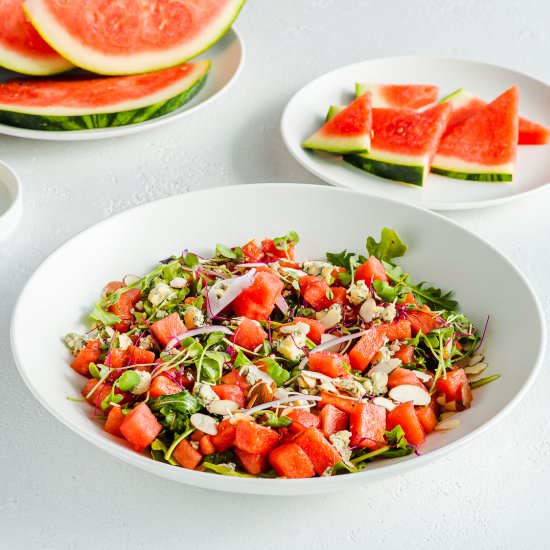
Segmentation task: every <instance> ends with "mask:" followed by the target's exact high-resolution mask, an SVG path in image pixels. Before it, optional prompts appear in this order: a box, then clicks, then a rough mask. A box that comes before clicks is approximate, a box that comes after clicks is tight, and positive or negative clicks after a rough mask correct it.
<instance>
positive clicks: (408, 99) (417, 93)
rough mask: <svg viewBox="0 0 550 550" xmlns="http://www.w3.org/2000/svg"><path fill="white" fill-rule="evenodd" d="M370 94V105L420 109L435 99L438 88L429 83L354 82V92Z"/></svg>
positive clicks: (437, 94)
mask: <svg viewBox="0 0 550 550" xmlns="http://www.w3.org/2000/svg"><path fill="white" fill-rule="evenodd" d="M365 92H370V93H371V94H372V106H373V107H384V108H388V109H421V108H422V107H426V106H427V105H430V104H431V103H435V102H436V101H437V97H438V96H439V88H438V87H437V86H432V85H431V84H370V83H362V82H358V83H357V84H355V94H356V96H360V95H362V94H364V93H365Z"/></svg>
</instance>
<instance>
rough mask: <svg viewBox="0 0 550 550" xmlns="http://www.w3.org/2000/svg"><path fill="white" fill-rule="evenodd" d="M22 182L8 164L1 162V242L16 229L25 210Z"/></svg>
mask: <svg viewBox="0 0 550 550" xmlns="http://www.w3.org/2000/svg"><path fill="white" fill-rule="evenodd" d="M21 195H22V190H21V183H20V181H19V178H18V177H17V174H16V173H15V172H14V171H13V169H11V168H10V167H9V166H8V165H7V164H5V163H3V162H0V242H1V241H3V240H5V239H6V238H7V237H8V236H9V235H10V234H11V233H12V231H14V230H15V228H16V227H17V224H18V223H19V220H20V219H21V214H22V212H23V199H22V196H21Z"/></svg>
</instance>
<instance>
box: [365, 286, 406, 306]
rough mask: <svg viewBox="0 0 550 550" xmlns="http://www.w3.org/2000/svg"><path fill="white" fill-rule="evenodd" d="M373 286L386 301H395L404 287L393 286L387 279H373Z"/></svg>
mask: <svg viewBox="0 0 550 550" xmlns="http://www.w3.org/2000/svg"><path fill="white" fill-rule="evenodd" d="M372 286H373V287H374V290H375V291H376V294H378V296H380V298H381V299H382V300H383V301H384V302H388V303H390V302H393V301H394V300H395V299H396V298H397V297H399V296H400V295H401V292H402V287H393V286H391V285H389V284H388V283H386V281H373V283H372Z"/></svg>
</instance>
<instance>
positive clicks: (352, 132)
mask: <svg viewBox="0 0 550 550" xmlns="http://www.w3.org/2000/svg"><path fill="white" fill-rule="evenodd" d="M371 129H372V108H371V94H370V93H369V92H367V93H365V94H363V95H362V96H360V97H358V98H357V99H356V100H354V101H352V102H351V103H350V104H349V105H348V106H347V107H345V108H343V109H342V110H341V112H339V113H337V114H336V115H335V116H334V117H333V118H331V119H330V120H329V121H327V122H325V124H324V126H323V127H322V128H321V129H320V130H318V131H317V132H315V133H314V134H312V135H311V136H310V137H308V138H307V139H306V140H305V141H304V143H302V147H304V148H305V149H317V150H319V151H328V152H329V153H352V152H363V151H368V150H369V148H370V138H371Z"/></svg>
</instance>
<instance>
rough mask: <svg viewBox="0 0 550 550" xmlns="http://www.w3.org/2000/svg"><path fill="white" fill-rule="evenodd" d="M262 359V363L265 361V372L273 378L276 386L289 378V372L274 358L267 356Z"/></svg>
mask: <svg viewBox="0 0 550 550" xmlns="http://www.w3.org/2000/svg"><path fill="white" fill-rule="evenodd" d="M263 361H264V364H265V363H267V374H269V376H271V378H273V380H275V384H277V386H282V385H283V384H284V383H285V382H286V381H287V380H288V379H289V378H290V373H289V372H288V371H287V370H286V369H284V368H283V367H281V366H280V365H279V364H278V363H277V361H275V360H274V359H270V358H269V357H267V358H265V359H264V360H263Z"/></svg>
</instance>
